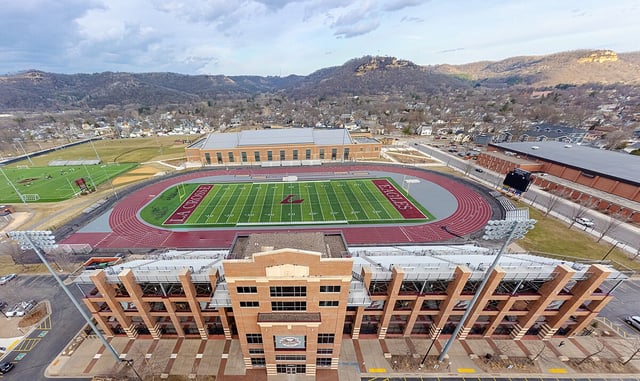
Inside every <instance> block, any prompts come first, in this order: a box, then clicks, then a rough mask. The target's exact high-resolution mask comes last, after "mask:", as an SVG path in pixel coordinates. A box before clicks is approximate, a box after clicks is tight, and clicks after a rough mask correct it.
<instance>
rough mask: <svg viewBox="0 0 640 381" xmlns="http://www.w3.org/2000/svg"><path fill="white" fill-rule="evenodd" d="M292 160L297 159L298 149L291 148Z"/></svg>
mask: <svg viewBox="0 0 640 381" xmlns="http://www.w3.org/2000/svg"><path fill="white" fill-rule="evenodd" d="M293 160H298V150H297V149H294V150H293Z"/></svg>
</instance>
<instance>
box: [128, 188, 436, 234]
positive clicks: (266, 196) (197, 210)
mask: <svg viewBox="0 0 640 381" xmlns="http://www.w3.org/2000/svg"><path fill="white" fill-rule="evenodd" d="M140 216H141V217H142V219H143V220H145V221H146V222H148V223H150V224H152V225H156V226H163V227H176V228H180V227H183V228H184V227H229V226H265V225H298V224H305V225H313V224H347V223H348V224H386V223H417V222H420V223H424V222H425V221H431V220H433V219H434V217H433V216H432V215H431V214H430V213H429V212H428V211H427V210H426V209H424V207H422V206H421V205H419V204H418V203H417V202H415V201H414V200H413V199H412V198H411V197H410V196H407V195H406V193H405V192H404V191H403V190H400V187H398V186H397V185H396V184H395V183H394V182H393V180H391V179H387V178H381V179H357V180H326V181H300V182H298V181H296V182H265V183H214V184H202V183H201V184H194V183H187V184H177V185H174V186H172V187H170V188H168V189H166V190H165V191H164V192H163V193H162V194H160V195H158V197H156V198H155V199H154V200H152V201H151V202H150V203H149V204H148V205H147V206H145V207H144V208H143V209H142V211H141V212H140Z"/></svg>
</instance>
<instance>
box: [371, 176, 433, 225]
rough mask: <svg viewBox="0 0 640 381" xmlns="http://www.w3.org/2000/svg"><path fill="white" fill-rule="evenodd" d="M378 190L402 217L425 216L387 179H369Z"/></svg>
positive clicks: (420, 217)
mask: <svg viewBox="0 0 640 381" xmlns="http://www.w3.org/2000/svg"><path fill="white" fill-rule="evenodd" d="M371 182H373V184H374V185H375V186H376V187H378V190H380V192H382V194H383V195H384V196H385V197H386V198H387V200H389V202H390V203H391V204H392V205H393V206H394V207H395V208H396V210H397V211H398V212H400V214H401V215H402V217H404V218H407V219H414V218H419V219H422V218H427V217H426V216H425V215H424V214H423V213H422V212H421V211H420V210H419V209H418V208H416V207H415V205H413V204H412V203H411V201H409V200H407V198H406V197H405V196H404V195H403V194H402V193H400V192H399V191H398V189H396V187H395V186H393V184H391V183H390V182H389V181H387V180H371Z"/></svg>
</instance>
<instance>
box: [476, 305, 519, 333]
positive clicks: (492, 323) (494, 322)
mask: <svg viewBox="0 0 640 381" xmlns="http://www.w3.org/2000/svg"><path fill="white" fill-rule="evenodd" d="M496 299H497V298H496ZM515 302H516V299H515V298H509V299H507V300H503V301H501V302H500V303H498V311H497V314H496V315H494V316H493V317H492V318H490V319H489V328H487V330H486V331H484V334H483V337H485V338H489V337H491V336H493V332H495V330H496V328H498V326H499V325H500V323H502V320H504V317H505V316H507V315H509V311H510V310H511V307H512V306H513V304H514V303H515Z"/></svg>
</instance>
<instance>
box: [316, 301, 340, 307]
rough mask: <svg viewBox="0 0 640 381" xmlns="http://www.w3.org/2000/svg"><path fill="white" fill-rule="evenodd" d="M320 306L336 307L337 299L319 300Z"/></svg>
mask: <svg viewBox="0 0 640 381" xmlns="http://www.w3.org/2000/svg"><path fill="white" fill-rule="evenodd" d="M320 307H338V301H337V300H321V301H320Z"/></svg>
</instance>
